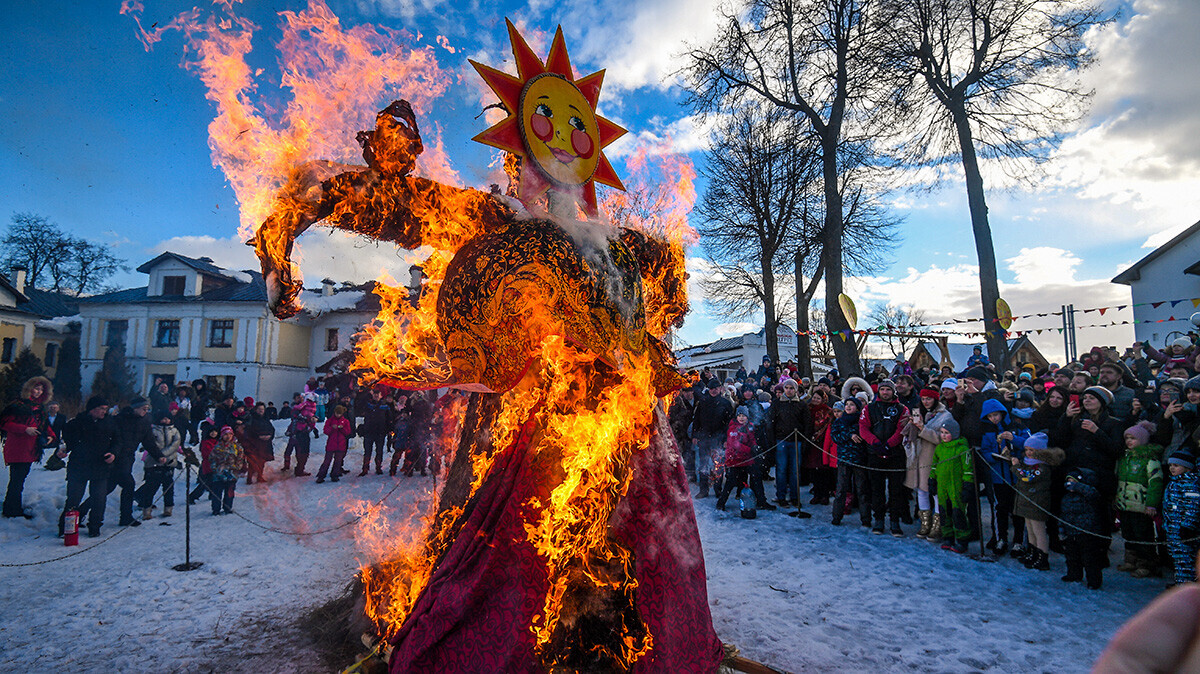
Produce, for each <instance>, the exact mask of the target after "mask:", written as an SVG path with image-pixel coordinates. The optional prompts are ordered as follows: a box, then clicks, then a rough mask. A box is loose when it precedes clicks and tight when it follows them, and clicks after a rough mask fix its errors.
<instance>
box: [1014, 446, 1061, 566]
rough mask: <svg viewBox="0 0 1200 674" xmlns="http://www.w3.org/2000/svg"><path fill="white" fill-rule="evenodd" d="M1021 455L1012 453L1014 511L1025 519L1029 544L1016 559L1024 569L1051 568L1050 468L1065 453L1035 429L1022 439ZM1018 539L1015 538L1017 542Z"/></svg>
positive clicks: (1057, 463)
mask: <svg viewBox="0 0 1200 674" xmlns="http://www.w3.org/2000/svg"><path fill="white" fill-rule="evenodd" d="M1024 454H1025V456H1024V458H1017V457H1015V456H1014V457H1012V459H1011V461H1012V471H1013V476H1014V478H1016V481H1015V482H1014V483H1013V487H1014V488H1015V490H1016V495H1017V500H1016V502H1015V503H1014V505H1013V514H1014V515H1015V516H1017V517H1020V518H1022V519H1024V520H1025V535H1026V536H1027V537H1028V538H1029V545H1028V547H1026V548H1025V554H1023V555H1022V556H1021V557H1019V559H1020V560H1021V563H1022V564H1024V565H1025V568H1027V569H1037V570H1038V571H1049V570H1050V538H1049V536H1048V535H1047V531H1046V521H1047V520H1048V519H1049V518H1050V512H1051V505H1052V504H1051V502H1050V487H1051V485H1052V484H1053V482H1054V478H1053V477H1051V474H1050V471H1052V470H1053V469H1054V467H1055V466H1059V465H1062V462H1063V461H1065V460H1066V457H1067V454H1066V452H1064V451H1063V450H1061V449H1058V448H1056V447H1050V446H1049V438H1048V437H1047V436H1046V434H1045V433H1034V434H1033V435H1031V436H1029V437H1028V438H1027V439H1026V440H1025V451H1024ZM1019 542H1020V541H1014V543H1019Z"/></svg>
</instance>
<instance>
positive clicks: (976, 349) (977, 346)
mask: <svg viewBox="0 0 1200 674" xmlns="http://www.w3.org/2000/svg"><path fill="white" fill-rule="evenodd" d="M973 351H978V352H979V353H983V347H982V346H979V345H978V344H976V345H975V348H974V349H973Z"/></svg>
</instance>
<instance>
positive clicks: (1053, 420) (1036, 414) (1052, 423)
mask: <svg viewBox="0 0 1200 674" xmlns="http://www.w3.org/2000/svg"><path fill="white" fill-rule="evenodd" d="M1070 396H1071V394H1070V392H1069V391H1067V389H1065V388H1062V387H1060V386H1055V387H1053V388H1051V389H1050V390H1049V391H1047V392H1046V399H1045V400H1043V401H1042V404H1041V405H1038V407H1037V409H1035V410H1034V411H1033V414H1032V415H1030V417H1029V421H1028V422H1026V424H1025V425H1026V426H1028V427H1029V432H1030V433H1042V432H1044V433H1046V435H1053V434H1054V433H1055V432H1056V431H1057V429H1058V422H1059V420H1060V419H1061V418H1062V416H1063V415H1064V414H1065V413H1066V411H1067V404H1068V403H1069V402H1070Z"/></svg>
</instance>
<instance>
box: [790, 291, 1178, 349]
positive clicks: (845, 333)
mask: <svg viewBox="0 0 1200 674" xmlns="http://www.w3.org/2000/svg"><path fill="white" fill-rule="evenodd" d="M1193 301H1194V302H1196V305H1195V306H1200V298H1197V299H1196V300H1193ZM1158 304H1165V302H1159V303H1158ZM1126 306H1128V305H1126ZM1106 308H1109V307H1106ZM1059 313H1060V314H1061V313H1062V312H1059ZM1036 315H1041V314H1036ZM1025 318H1029V317H1028V316H1026V317H1025ZM974 320H981V319H974ZM1188 320H1190V318H1189V317H1184V318H1176V317H1174V316H1171V317H1170V318H1160V319H1158V320H1148V319H1147V320H1140V321H1139V320H1128V321H1112V322H1110V323H1093V324H1092V325H1077V326H1075V329H1076V330H1086V329H1088V328H1111V327H1114V326H1118V325H1135V324H1139V323H1170V322H1173V321H1188ZM964 322H966V321H964ZM929 325H937V324H936V323H930V324H929ZM915 327H920V326H917V325H906V326H904V327H903V328H900V329H897V328H893V327H892V326H879V327H876V328H873V329H871V330H836V331H834V332H820V331H817V330H800V331H797V332H796V334H797V335H803V336H807V337H816V338H817V339H826V340H828V339H832V338H833V337H834V336H837V337H839V338H841V340H842V341H845V340H847V339H849V338H851V337H853V336H856V335H857V336H861V337H869V336H871V335H885V336H886V335H888V334H889V333H892V334H894V333H896V332H903V331H904V330H907V329H909V328H915ZM882 328H887V329H882ZM1062 331H1063V329H1062V328H1037V329H1034V330H1010V331H1006V332H1005V333H1004V335H1005V336H1006V337H1009V336H1015V337H1022V336H1024V335H1040V334H1042V333H1046V332H1057V333H1058V334H1062ZM932 334H935V335H939V336H946V337H986V336H987V333H985V332H935V333H932ZM914 336H919V335H917V334H914Z"/></svg>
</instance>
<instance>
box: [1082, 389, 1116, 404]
mask: <svg viewBox="0 0 1200 674" xmlns="http://www.w3.org/2000/svg"><path fill="white" fill-rule="evenodd" d="M1083 392H1084V393H1090V394H1092V395H1094V396H1096V397H1097V398H1099V399H1100V402H1102V403H1104V406H1105V407H1108V406H1110V405H1112V401H1113V394H1112V391H1109V390H1108V389H1106V388H1104V387H1103V386H1089V387H1087V388H1086V389H1084V390H1083Z"/></svg>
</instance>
